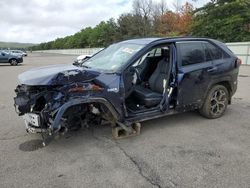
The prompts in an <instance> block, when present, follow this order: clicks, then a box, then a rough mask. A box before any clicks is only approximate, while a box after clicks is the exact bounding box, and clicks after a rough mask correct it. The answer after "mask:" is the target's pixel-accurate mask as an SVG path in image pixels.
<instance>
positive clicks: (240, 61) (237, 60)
mask: <svg viewBox="0 0 250 188" xmlns="http://www.w3.org/2000/svg"><path fill="white" fill-rule="evenodd" d="M241 64H242V60H241V59H239V58H237V59H236V61H235V67H239V66H240V65H241Z"/></svg>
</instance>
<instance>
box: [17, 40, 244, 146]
mask: <svg viewBox="0 0 250 188" xmlns="http://www.w3.org/2000/svg"><path fill="white" fill-rule="evenodd" d="M240 64H241V61H240V60H239V59H238V58H237V57H236V56H235V55H234V54H233V53H232V52H231V51H230V50H229V49H228V48H227V47H226V45H225V44H223V43H221V42H219V41H216V40H213V39H207V38H144V39H134V40H127V41H123V42H119V43H116V44H113V45H111V46H109V47H107V48H105V49H103V50H102V51H100V52H99V53H97V54H95V55H94V56H93V57H91V58H89V59H87V60H86V61H84V62H83V63H82V64H79V65H77V66H74V65H55V66H49V67H42V68H37V69H32V70H29V71H27V72H24V73H22V74H20V75H19V77H18V79H19V83H20V85H18V86H17V88H16V89H15V92H16V97H15V98H14V101H15V108H16V111H17V113H18V114H19V115H20V116H23V117H24V121H25V124H26V129H27V131H28V132H32V133H41V135H42V138H49V137H53V135H56V133H61V132H66V131H67V130H75V129H78V128H80V127H84V126H87V127H88V126H91V125H94V124H103V123H109V124H110V125H111V127H112V134H113V136H114V137H115V138H121V137H126V136H130V135H136V134H139V132H140V122H143V121H145V120H149V119H154V118H159V117H162V116H166V115H170V114H175V113H180V112H185V111H191V110H198V111H199V112H200V114H201V115H203V116H204V117H206V118H211V119H212V118H219V117H221V116H222V115H223V114H224V112H225V110H226V108H227V106H228V104H230V103H231V98H232V96H233V94H234V93H235V91H236V88H237V77H238V72H239V66H240ZM45 140H46V139H45ZM45 140H44V141H45ZM44 143H45V142H44Z"/></svg>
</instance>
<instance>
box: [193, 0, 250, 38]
mask: <svg viewBox="0 0 250 188" xmlns="http://www.w3.org/2000/svg"><path fill="white" fill-rule="evenodd" d="M191 31H192V35H196V36H204V37H211V38H215V39H220V40H223V41H225V42H236V41H237V42H241V41H249V40H250V1H249V0H212V1H211V2H210V3H208V4H206V5H205V6H204V7H202V8H200V9H197V10H196V11H195V14H194V20H193V24H192V27H191Z"/></svg>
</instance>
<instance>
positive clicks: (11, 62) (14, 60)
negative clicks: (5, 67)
mask: <svg viewBox="0 0 250 188" xmlns="http://www.w3.org/2000/svg"><path fill="white" fill-rule="evenodd" d="M10 65H12V66H17V65H18V61H17V60H16V59H11V60H10Z"/></svg>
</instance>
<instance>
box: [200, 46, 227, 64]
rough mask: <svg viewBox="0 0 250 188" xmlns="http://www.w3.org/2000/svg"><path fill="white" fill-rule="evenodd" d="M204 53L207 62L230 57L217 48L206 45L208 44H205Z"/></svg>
mask: <svg viewBox="0 0 250 188" xmlns="http://www.w3.org/2000/svg"><path fill="white" fill-rule="evenodd" d="M205 51H206V58H207V61H209V60H217V59H225V58H228V57H230V56H229V55H228V54H227V53H226V52H224V51H223V50H222V49H220V48H218V47H217V46H215V45H213V44H211V43H208V42H206V43H205Z"/></svg>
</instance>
